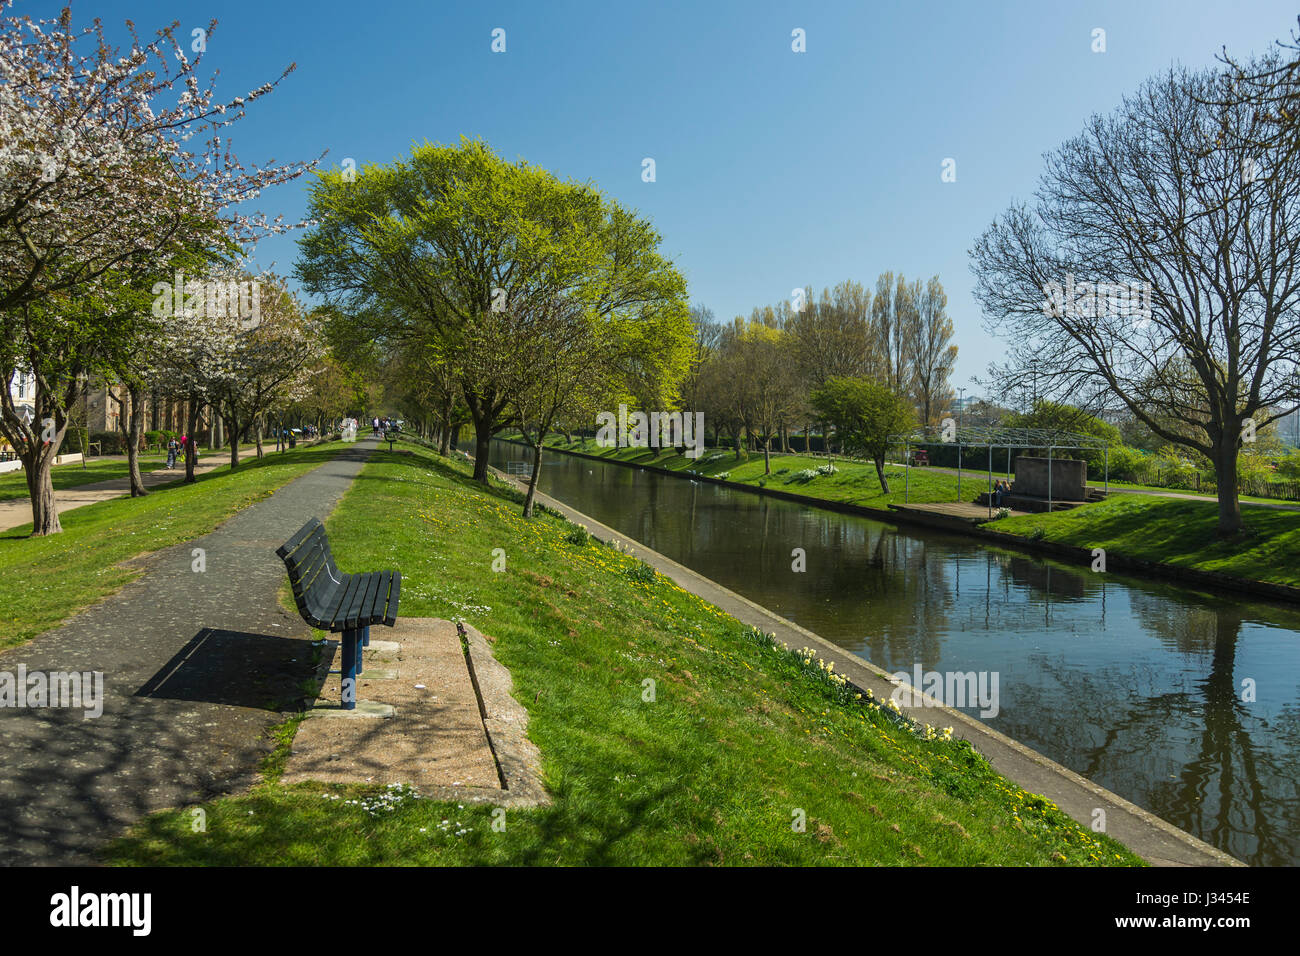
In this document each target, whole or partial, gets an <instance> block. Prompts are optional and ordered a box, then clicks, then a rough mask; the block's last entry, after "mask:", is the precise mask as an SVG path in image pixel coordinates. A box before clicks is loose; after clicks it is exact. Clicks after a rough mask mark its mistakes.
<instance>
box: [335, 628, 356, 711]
mask: <svg viewBox="0 0 1300 956" xmlns="http://www.w3.org/2000/svg"><path fill="white" fill-rule="evenodd" d="M360 637H361V636H360V635H359V634H358V633H357V632H356V631H344V632H343V639H342V640H341V641H340V642H339V644H340V646H341V650H342V651H343V663H342V666H341V667H340V668H339V671H340V674H339V676H340V678H341V679H342V684H343V701H342V705H343V709H344V710H356V709H357V672H358V670H359V668H358V667H357V657H358V656H359V655H358V654H357V651H358V650H359V649H360V647H361V640H360Z"/></svg>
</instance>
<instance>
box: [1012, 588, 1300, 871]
mask: <svg viewBox="0 0 1300 956" xmlns="http://www.w3.org/2000/svg"><path fill="white" fill-rule="evenodd" d="M1131 597H1132V600H1133V604H1134V610H1135V612H1136V614H1137V617H1138V618H1139V620H1141V621H1142V622H1143V624H1144V626H1146V627H1147V628H1148V629H1150V631H1152V632H1154V633H1155V635H1156V636H1157V638H1158V639H1159V640H1160V642H1161V643H1162V644H1163V645H1165V646H1166V647H1173V648H1176V649H1177V650H1178V651H1179V652H1181V653H1183V654H1186V655H1188V656H1190V657H1191V658H1192V660H1191V662H1190V663H1191V665H1192V671H1193V672H1189V673H1187V674H1185V675H1184V676H1183V677H1182V679H1181V681H1177V678H1176V677H1175V679H1174V680H1171V679H1170V674H1169V671H1168V669H1167V667H1165V666H1163V665H1162V666H1159V667H1157V666H1155V665H1154V663H1152V664H1146V663H1143V661H1142V660H1140V659H1139V660H1136V661H1135V662H1134V663H1133V664H1131V665H1130V666H1128V667H1120V666H1113V667H1105V668H1101V669H1097V668H1094V669H1093V670H1092V672H1091V673H1081V672H1079V671H1078V670H1074V669H1071V668H1070V667H1069V666H1067V665H1066V664H1065V663H1064V662H1063V661H1057V662H1056V663H1053V662H1052V661H1051V660H1049V659H1048V658H1046V657H1045V656H1037V657H1035V659H1034V660H1033V661H1032V663H1033V664H1034V665H1035V667H1034V673H1035V675H1036V676H1035V679H1034V680H1033V681H1032V683H1031V682H1030V681H1021V682H1018V683H1017V685H1016V686H1015V688H1014V697H1015V706H1014V708H1012V709H1011V711H1010V712H1008V713H1006V714H1005V715H1004V717H1005V721H1000V725H999V729H1000V730H1002V731H1003V732H1004V733H1008V734H1010V735H1011V736H1012V737H1014V738H1016V739H1019V740H1024V741H1026V742H1027V743H1029V742H1031V741H1032V743H1031V746H1036V747H1039V748H1040V749H1042V750H1043V751H1044V752H1045V753H1047V754H1048V755H1049V756H1051V757H1053V759H1056V760H1058V761H1060V762H1061V763H1064V764H1065V765H1066V766H1069V767H1071V768H1072V769H1074V770H1076V771H1077V772H1079V773H1082V774H1083V775H1084V776H1086V777H1088V778H1089V779H1091V780H1094V781H1096V782H1097V783H1099V784H1101V785H1103V786H1108V787H1112V788H1114V789H1116V790H1117V791H1119V792H1122V793H1124V794H1125V795H1126V796H1129V797H1130V798H1131V799H1133V800H1134V801H1135V802H1136V803H1138V804H1140V805H1141V806H1143V807H1146V808H1147V809H1148V810H1150V811H1152V812H1153V813H1155V814H1157V815H1158V816H1161V817H1163V818H1164V819H1167V820H1170V821H1171V822H1173V823H1175V824H1177V825H1178V826H1180V827H1182V828H1184V829H1186V830H1188V831H1189V832H1191V833H1194V834H1196V835H1197V836H1199V837H1201V838H1202V839H1203V840H1205V841H1207V842H1209V843H1212V844H1213V845H1215V846H1217V847H1219V848H1220V849H1223V850H1225V851H1227V852H1228V853H1231V854H1233V855H1234V856H1237V857H1238V858H1240V859H1242V860H1245V861H1247V862H1249V863H1252V864H1256V865H1285V864H1290V865H1294V864H1295V863H1297V862H1300V802H1298V801H1297V792H1296V780H1297V779H1298V778H1300V714H1298V713H1297V709H1296V707H1295V705H1294V704H1288V705H1286V706H1285V707H1284V708H1282V710H1281V713H1280V714H1279V715H1278V716H1276V717H1274V718H1272V719H1268V718H1265V717H1263V716H1261V710H1262V709H1261V708H1257V707H1256V705H1252V704H1247V703H1243V702H1242V700H1241V697H1240V690H1241V687H1240V682H1239V675H1237V674H1236V673H1235V670H1236V667H1235V664H1236V655H1237V647H1238V644H1239V642H1240V640H1241V631H1242V611H1243V609H1242V608H1241V607H1240V606H1238V605H1234V604H1231V603H1229V602H1222V603H1220V605H1219V606H1218V607H1216V608H1213V609H1208V608H1200V607H1189V606H1187V605H1185V604H1179V605H1174V604H1172V603H1164V604H1161V603H1160V599H1158V598H1152V597H1151V596H1148V595H1143V594H1141V593H1140V592H1132V594H1131ZM1198 674H1199V675H1200V676H1198ZM1175 682H1177V686H1171V685H1172V684H1175ZM1007 696H1010V695H1007V694H1005V692H1004V699H1005V698H1006V697H1007ZM1062 701H1067V702H1068V704H1067V705H1066V706H1064V707H1063V706H1062V705H1061V702H1062ZM1252 708H1255V709H1254V710H1252ZM1029 715H1033V717H1032V723H1030V721H1029V719H1028V717H1029Z"/></svg>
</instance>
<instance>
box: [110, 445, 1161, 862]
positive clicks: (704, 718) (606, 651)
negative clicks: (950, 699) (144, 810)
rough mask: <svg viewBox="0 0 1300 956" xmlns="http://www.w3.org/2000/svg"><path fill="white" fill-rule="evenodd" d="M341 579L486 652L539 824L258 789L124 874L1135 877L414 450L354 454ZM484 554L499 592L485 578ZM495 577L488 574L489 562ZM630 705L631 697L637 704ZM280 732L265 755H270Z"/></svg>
mask: <svg viewBox="0 0 1300 956" xmlns="http://www.w3.org/2000/svg"><path fill="white" fill-rule="evenodd" d="M328 528H329V532H330V538H331V542H332V543H333V547H334V551H335V554H336V556H337V558H338V560H339V563H340V565H341V566H342V567H344V568H345V569H346V568H361V567H370V566H373V567H380V566H383V567H397V568H399V569H400V570H401V571H402V574H403V588H402V613H403V614H404V615H407V616H439V617H446V618H452V617H463V618H465V619H466V620H468V621H470V622H471V623H473V624H474V625H475V626H476V627H478V628H479V629H480V630H482V631H483V632H484V633H485V634H487V635H489V636H490V637H491V638H492V639H494V644H493V650H494V653H495V654H496V656H497V657H498V659H499V660H500V661H501V662H502V663H503V664H505V665H506V666H507V667H509V668H510V670H511V673H512V675H513V678H514V683H515V696H516V697H517V699H518V700H520V701H521V702H522V703H523V704H524V705H525V707H526V708H527V709H528V711H529V720H530V723H529V736H530V737H531V738H532V740H533V741H534V742H535V743H536V744H537V745H538V747H539V748H540V750H541V754H542V759H543V772H544V774H545V781H546V785H547V788H548V790H549V791H550V793H551V794H552V797H553V800H554V802H553V804H552V805H551V806H548V807H544V808H536V809H531V810H526V809H519V808H516V809H511V810H509V811H508V812H507V813H506V815H505V817H504V818H503V819H504V821H505V826H504V829H502V830H498V829H495V828H494V827H493V826H492V824H493V821H494V817H493V815H492V811H493V809H494V808H492V807H490V806H481V805H465V806H461V805H459V804H454V803H445V802H438V801H435V800H431V799H428V798H424V797H421V796H420V795H419V794H417V793H416V792H415V791H413V790H412V789H411V788H410V787H407V786H392V787H387V788H376V787H367V786H364V785H354V786H336V785H327V784H298V785H294V786H291V787H284V786H282V785H280V784H279V783H277V782H276V780H277V777H278V770H277V768H278V766H279V764H278V763H277V762H276V759H277V758H272V759H271V760H270V761H268V765H267V766H266V767H265V768H264V772H265V780H264V782H263V783H261V784H259V785H258V786H257V787H255V788H254V789H253V790H252V791H251V792H250V793H248V794H246V795H242V796H236V797H230V798H224V799H219V800H215V801H212V802H210V803H208V804H206V805H204V809H205V811H206V819H207V828H206V832H202V833H196V832H194V831H193V829H192V827H191V821H192V815H191V813H190V812H189V811H188V810H177V811H168V812H164V813H160V814H155V815H153V816H152V817H149V818H147V819H146V820H145V821H143V822H142V823H141V824H139V825H138V826H137V827H136V828H134V830H133V831H132V832H131V833H130V834H129V835H128V836H127V837H125V838H123V839H121V840H119V841H117V842H116V843H114V844H113V845H112V846H110V847H109V848H108V850H107V851H106V854H105V859H106V860H107V861H108V862H111V863H116V864H127V865H132V864H134V865H160V864H162V865H169V864H170V865H196V864H197V865H204V864H206V865H321V864H332V865H333V864H363V865H392V864H408V865H430V864H432V865H453V864H454V865H462V864H464V865H471V864H623V865H627V864H633V865H636V864H668V865H699V864H707V865H716V864H736V865H758V864H792V865H804V864H832V865H862V864H868V865H870V864H876V865H909V864H933V865H989V864H992V865H1060V864H1074V865H1078V864H1082V865H1135V864H1138V863H1140V861H1139V860H1138V859H1137V858H1136V857H1135V856H1133V855H1132V854H1131V853H1129V852H1128V851H1127V850H1126V849H1125V848H1123V847H1122V846H1120V845H1119V844H1117V843H1115V842H1114V841H1112V840H1110V839H1109V838H1107V837H1104V836H1101V835H1099V834H1095V833H1092V832H1091V831H1090V830H1089V829H1088V828H1086V827H1083V826H1080V825H1078V824H1076V823H1075V822H1073V821H1072V820H1070V819H1069V818H1068V817H1067V816H1066V815H1065V814H1064V813H1062V812H1061V811H1060V810H1059V809H1058V808H1056V807H1055V806H1054V805H1053V804H1051V803H1050V802H1048V801H1047V800H1045V799H1043V798H1042V797H1038V796H1035V795H1032V794H1029V793H1027V792H1025V791H1024V790H1022V789H1020V788H1019V787H1017V786H1015V785H1014V784H1012V783H1010V782H1009V781H1007V780H1006V779H1005V778H1003V777H1001V776H1000V775H998V774H997V773H995V772H994V771H993V770H992V769H991V768H990V767H989V765H988V764H987V762H986V761H984V760H983V758H981V757H980V756H978V755H977V754H976V753H975V752H974V751H973V750H972V749H971V748H970V747H969V745H967V744H965V743H961V742H954V741H951V740H944V739H942V736H943V732H942V731H941V730H938V729H930V730H927V729H926V728H924V727H920V728H916V729H915V730H914V729H912V728H911V727H910V726H909V725H905V724H904V723H903V722H901V720H900V719H899V718H897V717H896V716H894V715H893V714H892V713H890V712H887V710H886V709H884V708H881V707H879V706H877V705H876V704H875V702H873V701H870V700H866V701H864V700H860V699H858V698H857V697H856V694H855V693H853V692H852V689H851V688H849V687H847V685H845V684H844V682H843V681H842V680H840V679H839V678H837V677H835V676H834V674H833V673H831V672H829V671H828V670H827V669H826V668H825V667H824V666H823V665H822V664H821V663H820V662H819V661H818V660H817V659H816V658H814V657H813V656H812V655H811V654H808V653H799V652H793V651H791V650H788V649H786V648H784V647H777V646H775V645H774V644H773V643H772V642H771V641H770V640H769V639H768V638H767V637H765V636H764V635H761V634H759V633H757V632H755V631H753V630H752V629H749V628H746V627H744V626H742V625H741V624H739V622H737V621H735V620H734V619H733V618H730V617H729V616H727V615H725V614H723V613H722V612H720V611H719V610H718V609H716V608H714V607H713V606H711V605H709V604H706V603H704V602H703V601H701V600H700V599H699V598H697V597H695V596H694V595H691V594H689V593H687V592H685V591H683V590H681V589H680V588H678V587H677V586H676V585H675V584H673V583H672V582H671V581H669V580H668V579H666V578H664V577H662V576H660V575H657V574H656V573H655V572H654V571H653V570H652V569H650V568H649V567H648V566H647V565H645V564H644V563H643V562H640V561H639V560H636V559H633V558H631V557H629V556H627V555H625V554H623V553H621V552H619V551H617V550H615V549H614V548H611V547H608V546H606V545H604V544H601V543H599V542H597V541H596V540H595V539H594V538H591V537H589V536H588V535H587V534H586V532H585V531H584V530H583V529H581V528H578V527H577V526H575V525H572V524H569V523H568V522H566V521H564V520H563V519H561V518H559V517H557V516H555V515H553V514H550V513H548V512H544V511H543V512H539V514H538V515H537V516H536V517H534V518H533V519H531V520H525V519H524V518H523V517H522V516H521V515H520V508H519V504H518V496H517V494H515V493H513V492H509V491H506V490H504V489H501V488H491V489H489V488H485V487H483V486H482V485H478V484H476V483H474V482H472V481H471V480H470V478H469V469H468V466H467V465H465V464H463V463H458V462H455V461H449V460H446V459H442V458H439V457H438V456H437V455H436V454H434V453H431V452H429V451H427V450H425V449H420V448H417V449H415V450H414V451H406V452H404V453H392V454H390V453H389V452H387V451H386V450H381V451H379V452H377V453H376V454H375V455H374V457H373V458H372V459H371V461H370V463H369V464H368V465H367V466H366V468H365V469H364V470H363V472H362V473H361V475H360V476H359V477H358V479H357V480H356V482H355V483H354V485H353V487H352V488H351V489H350V490H349V491H348V493H347V494H346V495H345V497H344V498H343V500H342V502H341V503H340V506H339V508H338V509H337V510H336V511H335V513H334V515H333V516H332V517H331V518H330V519H329V521H328ZM498 548H499V549H504V552H505V557H506V564H505V569H504V570H503V571H501V572H494V571H493V570H492V565H493V561H494V558H496V557H497V556H498V555H497V554H494V551H495V549H498ZM498 554H499V553H498ZM650 682H652V683H650ZM291 734H292V726H291V725H286V727H284V728H281V731H280V733H279V737H278V738H277V742H278V743H279V745H280V748H281V750H283V749H284V748H286V747H288V746H289V744H288V738H289V737H290V736H291Z"/></svg>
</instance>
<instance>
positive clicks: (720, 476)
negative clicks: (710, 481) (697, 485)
mask: <svg viewBox="0 0 1300 956" xmlns="http://www.w3.org/2000/svg"><path fill="white" fill-rule="evenodd" d="M713 477H714V478H716V479H718V481H726V480H727V479H728V478H730V477H731V472H729V471H720V472H718V473H717V474H716V475H714V476H713Z"/></svg>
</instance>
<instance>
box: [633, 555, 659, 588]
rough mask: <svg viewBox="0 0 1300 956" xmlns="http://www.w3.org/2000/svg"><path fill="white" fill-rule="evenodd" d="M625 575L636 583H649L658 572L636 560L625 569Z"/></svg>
mask: <svg viewBox="0 0 1300 956" xmlns="http://www.w3.org/2000/svg"><path fill="white" fill-rule="evenodd" d="M626 573H627V576H628V577H629V578H631V579H632V580H633V581H636V582H637V583H638V584H651V583H653V581H654V579H655V578H656V577H657V576H658V572H657V571H655V569H654V568H652V567H650V565H648V564H646V563H645V562H644V561H638V562H636V564H634V565H632V566H631V567H630V568H628V569H627V572H626Z"/></svg>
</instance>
